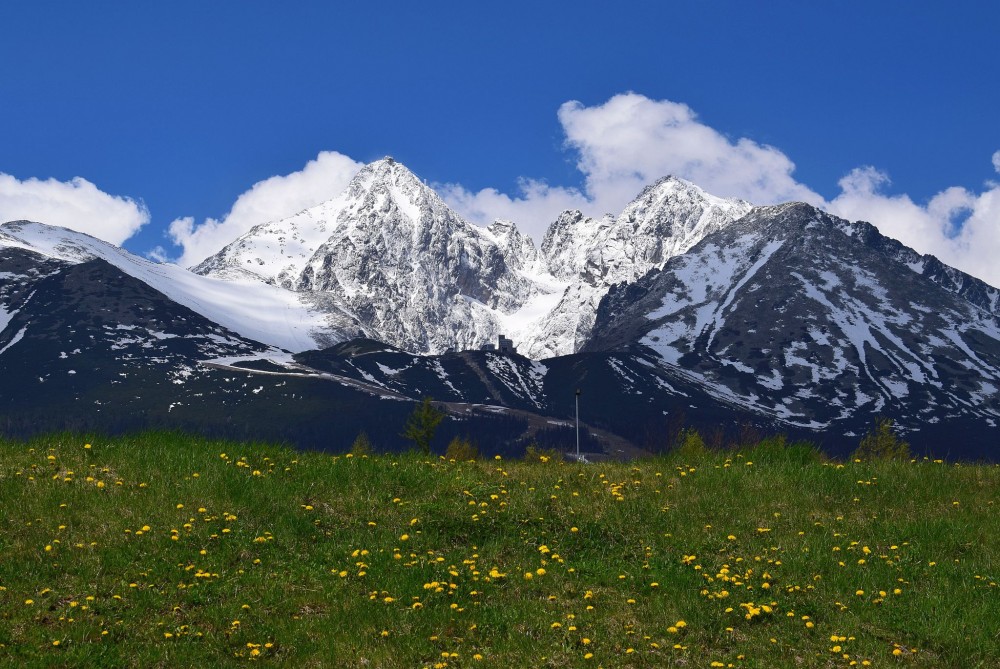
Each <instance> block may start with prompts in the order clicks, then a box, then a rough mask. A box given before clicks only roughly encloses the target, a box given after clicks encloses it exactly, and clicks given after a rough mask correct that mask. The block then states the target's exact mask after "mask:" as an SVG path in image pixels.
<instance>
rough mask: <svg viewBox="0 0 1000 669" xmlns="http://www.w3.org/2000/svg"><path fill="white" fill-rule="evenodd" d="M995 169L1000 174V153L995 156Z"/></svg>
mask: <svg viewBox="0 0 1000 669" xmlns="http://www.w3.org/2000/svg"><path fill="white" fill-rule="evenodd" d="M993 169H995V170H996V171H997V174H1000V151H997V152H996V153H994V154H993Z"/></svg>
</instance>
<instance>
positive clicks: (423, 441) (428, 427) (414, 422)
mask: <svg viewBox="0 0 1000 669" xmlns="http://www.w3.org/2000/svg"><path fill="white" fill-rule="evenodd" d="M442 420H444V412H443V411H441V410H440V409H438V408H437V407H435V406H434V405H433V404H432V403H431V398H430V397H425V398H424V401H423V402H421V403H420V404H419V405H418V406H417V408H416V409H414V410H413V413H411V414H410V417H409V418H408V419H407V420H406V428H405V429H404V430H403V437H404V438H406V439H409V440H410V441H412V442H413V445H414V446H416V447H417V449H418V450H419V451H420V452H421V453H423V454H424V455H430V453H431V440H432V439H434V433H435V432H436V431H437V427H438V425H439V424H440V423H441V421H442Z"/></svg>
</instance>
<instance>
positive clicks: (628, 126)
mask: <svg viewBox="0 0 1000 669" xmlns="http://www.w3.org/2000/svg"><path fill="white" fill-rule="evenodd" d="M559 121H560V123H562V126H563V129H564V130H565V131H566V143H567V145H568V146H570V147H572V148H573V149H575V150H576V151H578V152H579V156H580V158H579V161H578V163H577V165H578V167H579V168H580V171H581V172H583V174H584V175H585V177H586V188H587V192H588V194H589V195H590V196H591V197H592V198H594V199H595V200H596V201H598V202H608V203H610V202H616V203H617V202H620V203H621V206H618V207H616V210H618V209H621V208H622V207H623V206H624V205H625V204H627V203H628V201H629V200H631V199H632V198H634V197H635V196H636V195H637V194H638V193H639V191H640V190H641V189H642V187H643V186H645V185H646V184H648V183H649V182H651V181H653V180H655V179H658V178H660V177H663V176H666V175H668V174H672V175H674V176H677V177H681V178H683V179H687V180H689V181H692V182H694V183H696V184H698V185H699V186H701V187H702V188H704V189H705V190H707V191H708V192H710V193H713V194H715V195H720V196H722V197H739V198H743V199H745V200H749V201H751V202H755V203H757V204H770V203H775V202H785V201H788V200H802V201H806V202H813V203H818V202H821V201H822V198H820V196H819V195H817V194H816V193H814V192H813V191H812V190H810V189H809V188H806V187H805V186H803V185H802V184H800V183H798V182H797V181H795V180H794V179H793V178H792V176H791V174H792V171H793V170H794V169H795V165H794V164H793V163H792V161H791V160H789V158H788V157H787V156H786V155H785V154H783V153H782V152H781V151H779V150H778V149H776V148H774V147H771V146H766V145H762V144H758V143H757V142H755V141H753V140H751V139H747V138H746V137H742V138H740V139H738V140H736V141H731V140H730V139H728V138H727V137H725V136H724V135H722V134H721V133H719V132H718V131H717V130H715V129H713V128H711V127H709V126H707V125H705V124H703V123H701V122H700V121H698V120H697V117H696V115H695V113H694V111H692V109H691V108H690V107H688V106H687V105H685V104H681V103H678V102H671V101H669V100H651V99H649V98H647V97H645V96H643V95H638V94H636V93H625V94H622V95H616V96H614V97H613V98H611V99H610V100H608V101H607V102H605V103H604V104H602V105H597V106H595V107H585V106H583V105H582V104H581V103H579V102H567V103H565V104H563V105H562V106H561V107H560V108H559Z"/></svg>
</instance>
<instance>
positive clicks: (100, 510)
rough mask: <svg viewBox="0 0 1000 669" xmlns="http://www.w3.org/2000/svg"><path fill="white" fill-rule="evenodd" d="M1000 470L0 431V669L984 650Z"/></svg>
mask: <svg viewBox="0 0 1000 669" xmlns="http://www.w3.org/2000/svg"><path fill="white" fill-rule="evenodd" d="M998 499H1000V467H997V466H993V465H971V464H962V465H958V464H948V463H942V462H934V461H928V460H919V461H914V462H890V461H879V462H860V463H859V462H830V461H825V460H824V459H823V458H821V457H820V456H818V455H817V454H815V453H814V452H812V451H809V450H808V449H803V448H785V449H775V448H763V447H762V448H747V449H744V450H743V451H740V452H735V451H733V452H722V453H712V452H706V453H699V454H693V455H687V456H681V455H678V454H674V455H671V456H664V457H658V458H654V459H649V460H642V461H636V462H632V463H601V464H589V465H588V464H575V463H557V462H544V463H543V462H523V461H509V460H497V459H484V460H480V461H475V462H451V461H446V460H443V459H440V458H437V457H427V456H420V455H418V454H413V453H407V454H399V455H375V456H355V457H351V456H345V455H340V456H331V455H328V454H322V453H305V452H296V451H293V450H289V449H284V448H280V447H274V446H268V445H261V444H237V443H231V442H210V441H205V440H201V439H197V438H190V437H184V436H179V435H169V434H146V435H141V436H136V437H121V438H113V439H100V440H99V439H96V438H95V439H92V440H90V441H89V446H88V445H87V440H84V439H83V438H79V437H67V436H61V437H50V438H47V439H38V440H35V441H32V442H28V443H25V442H13V441H0V665H2V666H26V667H62V666H86V667H105V666H106V667H209V666H220V667H226V666H246V665H262V666H264V665H268V666H270V665H274V666H288V667H442V668H443V667H502V668H505V669H507V668H510V667H636V668H638V667H649V668H653V667H740V668H754V667H756V668H765V667H766V668H770V667H848V666H872V667H914V668H916V667H927V668H935V669H937V668H942V667H945V668H948V667H955V668H959V667H961V668H963V669H964V668H968V667H998V666H1000V587H998V585H997V584H998V581H1000V537H998V534H1000V532H998V530H1000V521H998V511H1000V509H998V506H1000V503H998V502H997V500H998Z"/></svg>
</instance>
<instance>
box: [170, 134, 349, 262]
mask: <svg viewBox="0 0 1000 669" xmlns="http://www.w3.org/2000/svg"><path fill="white" fill-rule="evenodd" d="M362 167H363V163H359V162H355V161H354V160H352V159H351V158H349V157H347V156H345V155H344V154H342V153H337V152H336V151H323V152H321V153H320V154H319V155H318V156H316V159H315V160H310V161H309V162H308V163H306V165H305V167H303V168H302V169H301V170H299V171H298V172H292V173H291V174H287V175H283V176H273V177H270V178H268V179H264V180H263V181H258V182H257V183H255V184H254V185H253V186H252V187H251V188H250V190H248V191H246V192H245V193H243V194H242V195H240V196H239V197H238V198H236V202H235V203H234V204H233V207H232V209H230V210H229V213H228V214H226V215H225V216H223V217H222V218H221V219H215V218H206V219H205V220H204V221H202V222H200V223H197V222H195V220H194V218H193V217H191V216H186V217H184V218H179V219H177V220H175V221H173V222H172V223H171V224H170V227H169V235H170V238H171V240H172V241H173V242H174V244H176V245H178V246H180V247H181V248H182V249H183V252H182V254H181V256H180V258H178V259H177V260H176V262H177V264H179V265H181V266H182V267H191V266H193V265H196V264H198V263H199V262H201V261H202V260H204V259H205V258H207V257H208V256H210V255H212V254H213V253H216V252H218V251H220V250H221V249H222V248H223V247H224V246H225V245H226V244H228V243H230V242H232V241H233V240H234V239H236V238H237V237H239V236H241V235H243V234H244V233H246V232H248V231H249V230H250V228H252V227H253V226H255V225H258V224H260V223H266V222H268V221H274V220H278V219H281V218H285V217H286V216H291V215H292V214H295V213H298V212H300V211H302V210H303V209H306V208H308V207H312V206H315V205H317V204H320V203H321V202H325V201H326V200H329V199H330V198H333V197H335V196H337V195H339V194H340V193H341V191H343V190H344V189H345V188H347V185H348V184H349V183H350V181H351V179H352V178H353V177H354V175H355V174H357V172H358V170H360V169H361V168H362ZM150 257H155V258H157V259H162V258H164V257H165V255H164V252H163V249H162V248H159V247H158V248H157V249H154V250H153V251H151V252H150Z"/></svg>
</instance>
